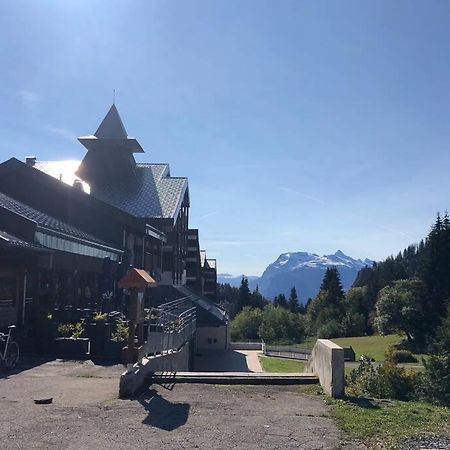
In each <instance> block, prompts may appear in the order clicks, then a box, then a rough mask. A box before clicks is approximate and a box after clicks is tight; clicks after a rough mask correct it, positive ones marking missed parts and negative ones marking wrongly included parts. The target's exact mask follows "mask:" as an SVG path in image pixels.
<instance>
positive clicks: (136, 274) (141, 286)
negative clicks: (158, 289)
mask: <svg viewBox="0 0 450 450" xmlns="http://www.w3.org/2000/svg"><path fill="white" fill-rule="evenodd" d="M155 283H156V282H155V280H154V279H153V278H152V277H151V276H150V275H149V274H148V273H147V272H146V271H145V270H142V269H134V268H133V269H130V270H129V271H128V272H127V273H126V274H125V276H124V277H123V278H122V279H121V280H119V283H118V287H119V288H120V289H128V290H129V291H130V294H131V295H130V304H129V308H128V319H129V321H130V322H129V328H128V345H127V346H126V347H125V349H124V359H125V361H126V362H127V363H128V364H131V363H135V362H137V361H138V360H140V359H141V358H142V356H143V353H144V319H145V315H144V291H145V288H146V287H148V286H150V285H151V284H155ZM136 335H137V343H135V342H134V339H135V336H136Z"/></svg>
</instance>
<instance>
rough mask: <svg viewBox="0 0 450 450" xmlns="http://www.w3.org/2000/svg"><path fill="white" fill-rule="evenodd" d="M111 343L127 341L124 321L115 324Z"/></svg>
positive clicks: (126, 326)
mask: <svg viewBox="0 0 450 450" xmlns="http://www.w3.org/2000/svg"><path fill="white" fill-rule="evenodd" d="M112 340H113V341H126V340H128V322H127V321H126V320H122V319H119V320H118V321H117V322H116V331H115V332H114V334H113V335H112Z"/></svg>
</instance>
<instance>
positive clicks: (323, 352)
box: [305, 339, 344, 397]
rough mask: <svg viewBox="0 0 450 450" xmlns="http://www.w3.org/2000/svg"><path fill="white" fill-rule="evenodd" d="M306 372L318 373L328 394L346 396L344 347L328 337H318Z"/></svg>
mask: <svg viewBox="0 0 450 450" xmlns="http://www.w3.org/2000/svg"><path fill="white" fill-rule="evenodd" d="M305 372H310V373H314V374H316V375H317V376H318V377H319V381H320V384H321V386H322V388H323V390H324V391H325V392H326V393H327V394H328V395H331V396H332V397H343V396H344V349H343V348H342V347H339V345H336V344H335V343H334V342H332V341H330V340H328V339H318V340H317V342H316V344H315V345H314V348H313V350H312V353H311V357H310V358H309V360H308V364H307V366H306V370H305Z"/></svg>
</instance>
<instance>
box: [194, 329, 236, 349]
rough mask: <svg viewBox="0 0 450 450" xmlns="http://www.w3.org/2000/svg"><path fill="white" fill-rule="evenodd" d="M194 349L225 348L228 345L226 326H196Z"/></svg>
mask: <svg viewBox="0 0 450 450" xmlns="http://www.w3.org/2000/svg"><path fill="white" fill-rule="evenodd" d="M195 345H196V349H197V350H199V351H201V350H225V349H226V348H227V345H228V327H226V326H219V327H197V331H196V340H195Z"/></svg>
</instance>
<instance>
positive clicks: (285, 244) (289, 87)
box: [0, 0, 450, 274]
mask: <svg viewBox="0 0 450 450" xmlns="http://www.w3.org/2000/svg"><path fill="white" fill-rule="evenodd" d="M0 57H1V59H0V61H1V70H0V81H1V83H0V132H1V134H0V157H1V158H0V159H1V160H4V159H7V158H9V157H11V156H16V157H18V158H23V157H25V156H26V155H29V154H35V155H36V156H37V157H38V158H39V159H59V158H70V159H74V158H77V159H81V158H82V157H83V155H84V148H83V147H82V146H81V145H80V144H78V142H77V141H76V140H75V137H76V136H79V135H84V134H90V133H92V132H94V131H95V129H96V127H97V125H98V124H99V123H100V120H101V119H102V118H103V116H104V114H105V113H106V111H107V109H108V108H109V106H110V104H111V99H112V90H113V89H114V88H115V89H116V92H117V94H116V104H117V107H118V109H119V111H120V113H121V115H122V118H123V121H124V123H125V126H126V128H127V131H128V133H129V134H130V135H132V136H134V137H137V138H138V139H139V141H140V143H141V145H142V146H143V147H144V149H145V150H146V153H145V154H144V155H143V156H142V157H140V159H141V160H143V161H152V162H169V163H170V164H171V168H172V175H176V176H188V177H189V183H190V193H191V226H193V227H199V228H200V233H201V234H200V237H201V245H202V247H205V248H206V249H207V250H208V252H209V255H210V256H211V257H212V256H215V257H217V258H218V264H219V266H218V267H219V271H220V272H231V273H234V274H239V273H242V272H245V273H246V274H258V273H260V272H261V270H263V269H264V267H265V266H267V264H269V263H270V262H272V261H273V260H274V259H276V257H277V256H278V255H279V254H280V253H282V252H286V251H295V250H306V251H311V252H315V253H320V254H323V253H331V252H333V253H334V251H336V250H337V249H341V250H343V251H344V252H345V253H347V254H350V255H351V256H354V257H361V258H364V257H369V258H372V259H383V258H385V257H386V256H388V255H389V254H391V253H396V252H397V251H399V250H401V249H402V248H404V247H405V246H407V245H408V244H409V243H412V242H415V241H417V240H419V239H420V238H422V237H423V236H425V235H426V233H427V232H428V229H429V226H430V224H431V222H432V221H433V220H434V216H435V213H436V212H437V211H438V210H441V211H443V210H445V209H446V208H449V207H450V176H449V170H450V3H449V2H448V1H432V0H423V1H420V2H418V1H411V0H407V1H400V0H396V1H395V2H393V1H391V0H388V1H379V0H377V1H371V2H368V1H366V2H361V1H359V0H356V1H317V0H315V1H312V0H311V1H302V0H294V1H287V0H283V1H281V0H273V1H262V0H257V1H249V0H246V1H240V0H223V1H210V0H204V1H192V0H190V1H185V0H180V1H150V0H142V1H136V0H134V1H127V2H125V1H106V0H104V1H99V0H64V1H60V0H54V1H49V0H46V1H45V0H42V1H36V0H30V1H23V0H3V1H2V2H1V3H0Z"/></svg>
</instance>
